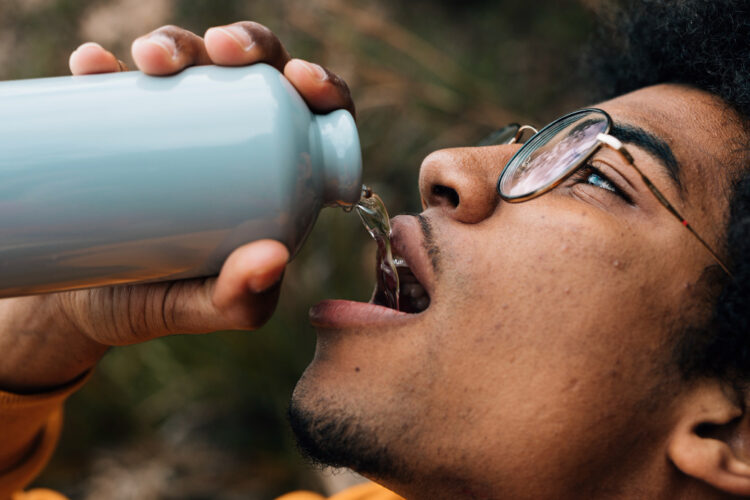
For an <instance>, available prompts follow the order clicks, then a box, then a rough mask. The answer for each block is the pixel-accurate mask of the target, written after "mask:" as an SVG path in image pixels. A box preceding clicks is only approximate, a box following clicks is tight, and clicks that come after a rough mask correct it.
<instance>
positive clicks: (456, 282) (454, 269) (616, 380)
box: [433, 214, 665, 404]
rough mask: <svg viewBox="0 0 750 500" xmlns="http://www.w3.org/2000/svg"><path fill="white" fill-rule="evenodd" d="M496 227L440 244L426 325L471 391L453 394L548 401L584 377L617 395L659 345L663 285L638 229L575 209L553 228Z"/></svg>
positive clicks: (443, 359)
mask: <svg viewBox="0 0 750 500" xmlns="http://www.w3.org/2000/svg"><path fill="white" fill-rule="evenodd" d="M502 226H503V228H504V231H502V232H499V231H493V228H492V227H489V226H487V227H475V228H473V230H471V231H469V230H466V229H465V228H464V231H463V234H462V237H460V238H459V237H453V238H450V237H447V238H444V239H442V241H445V242H447V243H445V244H443V245H442V247H441V250H442V251H443V252H444V254H445V259H443V260H444V261H445V262H446V266H445V267H444V268H443V269H442V271H441V284H442V286H441V288H440V292H441V293H440V295H439V299H440V301H439V302H437V303H436V305H437V306H438V307H437V308H436V309H438V310H439V312H438V311H436V315H435V317H434V318H433V319H434V324H433V331H434V332H435V333H434V335H435V338H436V340H439V343H438V345H440V346H442V349H441V350H440V351H439V357H440V362H439V364H440V366H443V367H446V368H445V370H446V372H450V373H446V374H445V376H446V379H449V380H451V381H467V380H468V381H469V382H468V384H467V385H471V386H473V387H472V389H471V391H469V390H468V389H467V387H461V388H459V387H457V388H456V389H457V390H458V391H466V392H467V394H469V396H467V397H469V398H471V399H475V402H477V403H478V404H482V403H481V400H482V398H485V400H486V401H491V400H492V397H493V396H491V395H494V396H497V395H498V388H502V391H501V393H502V394H506V395H513V396H514V397H522V396H523V395H524V394H526V393H528V392H530V391H532V392H535V393H537V394H548V393H549V395H550V397H554V396H555V395H556V394H560V393H561V391H567V390H568V388H569V387H571V386H580V387H583V386H586V384H587V381H591V382H592V383H591V385H590V387H591V388H594V387H596V386H597V384H598V385H599V389H601V390H604V389H605V386H606V387H607V388H608V389H607V390H608V391H609V392H611V393H612V394H616V393H618V392H620V391H621V390H622V387H619V384H623V385H624V386H630V385H632V377H638V376H641V375H640V374H639V373H640V372H641V368H640V365H639V362H640V360H645V359H646V357H647V358H648V359H653V358H654V356H656V354H655V353H656V352H659V351H660V349H661V348H662V347H663V342H664V340H665V339H664V337H665V336H663V335H659V334H657V332H658V331H660V325H661V324H662V322H663V321H664V319H663V318H662V316H663V314H662V313H663V312H664V310H665V304H663V303H662V302H661V298H662V297H661V294H660V293H659V290H660V286H659V285H660V280H659V279H658V278H656V277H655V276H653V272H651V271H652V270H650V269H649V262H648V260H647V259H643V258H641V256H640V253H639V252H638V251H636V248H637V245H636V243H637V238H636V237H635V235H632V234H629V233H627V232H626V231H625V230H609V231H606V230H605V231H602V230H601V226H599V225H593V224H590V221H589V220H588V218H587V217H585V216H581V215H576V216H575V217H569V218H568V220H564V221H563V223H561V222H560V218H557V219H556V220H555V224H550V223H547V220H546V219H545V218H543V217H536V218H534V217H530V216H529V215H528V214H526V215H525V217H524V219H523V225H512V224H509V221H508V220H507V219H506V220H505V221H503V223H502ZM509 228H511V229H509ZM512 228H515V230H513V229H512ZM458 242H460V243H458ZM447 263H450V265H448V264H447ZM440 302H443V304H441V303H440ZM628 378H630V379H631V382H628V381H627V380H626V379H628ZM452 383H454V384H457V385H458V384H459V383H460V382H452ZM608 384H609V385H608ZM478 388H479V389H478ZM600 392H601V391H592V393H591V394H589V396H591V397H596V398H599V397H600V396H599V394H597V393H600ZM480 393H481V394H482V396H481V397H479V398H473V397H472V396H471V395H476V394H480Z"/></svg>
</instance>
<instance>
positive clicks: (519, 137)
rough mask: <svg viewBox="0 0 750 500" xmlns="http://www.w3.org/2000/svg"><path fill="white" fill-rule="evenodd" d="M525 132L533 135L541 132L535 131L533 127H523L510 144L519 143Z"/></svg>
mask: <svg viewBox="0 0 750 500" xmlns="http://www.w3.org/2000/svg"><path fill="white" fill-rule="evenodd" d="M524 132H531V133H532V134H536V133H537V132H539V131H538V130H537V129H535V128H534V127H532V126H531V125H522V126H521V127H520V128H519V129H518V132H516V135H515V137H513V139H511V140H510V142H509V143H508V144H515V143H517V142H518V141H519V140H521V137H522V136H523V134H524Z"/></svg>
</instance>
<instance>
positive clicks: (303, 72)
mask: <svg viewBox="0 0 750 500" xmlns="http://www.w3.org/2000/svg"><path fill="white" fill-rule="evenodd" d="M284 76H286V78H287V80H289V81H290V82H291V83H292V85H294V87H295V88H296V89H297V91H298V92H299V93H300V95H301V96H302V98H303V99H305V102H307V105H308V106H309V107H310V109H311V110H313V111H315V112H316V113H328V112H331V111H333V110H335V109H346V110H347V111H349V112H350V113H351V114H352V116H354V117H356V111H355V109H354V101H352V96H351V93H350V92H349V87H348V86H347V85H346V82H344V80H342V79H341V78H339V77H338V76H337V75H335V74H333V73H331V72H330V71H328V70H327V69H325V68H323V67H322V66H319V65H317V64H314V63H311V62H307V61H303V60H301V59H292V60H291V61H289V63H287V65H286V67H285V68H284Z"/></svg>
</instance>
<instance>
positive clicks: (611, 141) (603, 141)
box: [480, 108, 732, 276]
mask: <svg viewBox="0 0 750 500" xmlns="http://www.w3.org/2000/svg"><path fill="white" fill-rule="evenodd" d="M590 115H598V116H600V117H604V118H606V127H605V128H604V132H602V133H600V134H598V135H597V136H596V141H595V143H594V144H593V145H592V146H591V147H590V148H589V149H588V151H585V152H584V153H583V154H581V155H580V156H579V157H578V159H576V161H573V162H571V164H570V165H569V166H568V167H567V168H565V169H564V170H562V173H561V174H559V175H558V176H557V177H555V178H553V179H552V180H551V181H550V182H548V183H546V184H544V185H543V186H540V187H538V188H536V189H535V190H533V191H531V192H528V193H523V194H521V195H514V196H509V195H507V194H505V193H503V191H502V189H501V182H502V180H503V176H504V175H506V174H507V173H508V172H509V171H511V170H510V167H511V166H514V161H519V160H518V159H519V158H526V157H528V156H529V155H530V154H531V153H533V152H534V151H536V150H537V149H539V148H540V147H543V146H545V145H546V144H548V143H549V141H550V139H552V138H554V137H557V136H558V134H560V133H564V131H565V128H562V129H561V130H560V132H557V133H553V134H552V135H550V136H549V137H548V138H546V140H541V139H540V138H544V133H545V132H548V131H550V130H553V131H554V128H556V127H558V126H559V125H560V124H561V123H566V122H568V121H570V120H571V119H572V118H585V117H586V116H590ZM514 129H515V133H513V136H512V137H511V135H510V134H511V133H512V131H513V130H514ZM611 129H612V118H611V117H610V116H609V114H608V113H607V112H606V111H604V110H602V109H599V108H586V109H581V110H578V111H574V112H572V113H568V114H567V115H565V116H562V117H560V118H558V119H557V120H555V121H553V122H552V123H550V124H549V125H547V126H546V127H544V128H542V129H541V130H539V131H537V130H536V129H535V128H534V127H531V126H528V125H524V126H520V125H518V124H511V125H508V126H507V127H505V128H503V129H500V131H498V132H496V133H495V135H496V137H498V138H501V137H504V138H507V139H504V140H503V141H502V142H500V144H515V143H519V141H520V140H521V138H522V137H523V135H524V134H525V133H526V132H528V131H532V132H533V134H534V135H532V136H531V137H530V138H529V139H528V140H526V141H525V142H524V143H523V146H521V149H519V150H518V151H517V152H516V154H515V155H513V157H512V158H511V159H510V160H509V161H508V163H507V164H506V165H505V168H503V171H502V172H501V173H500V176H499V177H498V180H497V192H498V194H499V195H500V197H501V198H502V199H503V200H505V201H507V202H509V203H521V202H524V201H528V200H532V199H534V198H537V197H539V196H541V195H543V194H545V193H547V192H549V191H551V190H552V189H554V188H556V187H557V186H559V185H560V184H561V183H562V182H564V181H565V180H566V179H567V178H568V177H570V176H571V175H573V173H574V172H576V171H577V170H578V169H579V168H580V167H581V166H582V165H585V164H586V162H587V161H588V160H589V158H591V157H592V156H593V155H594V154H596V153H597V152H598V151H599V150H600V149H601V148H602V147H609V148H611V149H614V150H615V151H616V152H617V153H619V155H620V156H621V157H622V159H623V160H625V162H626V163H628V164H629V165H630V166H631V167H633V169H635V171H636V172H637V173H638V175H639V176H640V178H641V180H642V181H643V183H644V184H645V185H646V187H647V188H648V190H649V191H651V193H652V194H653V195H654V196H655V197H656V199H657V201H658V202H659V203H660V204H661V205H662V206H663V207H664V208H666V209H667V210H668V211H669V213H670V214H672V216H674V218H676V219H677V220H678V221H679V222H680V224H682V225H683V226H684V227H685V229H687V230H688V231H690V233H691V234H692V235H693V236H695V238H696V239H697V240H698V241H699V242H700V244H701V245H702V246H703V247H704V248H705V249H706V250H707V251H708V253H709V254H711V257H713V259H714V260H715V261H716V263H717V264H718V265H719V267H721V269H723V270H724V272H726V273H727V274H728V275H729V276H732V272H731V271H730V270H729V267H728V266H727V265H726V264H725V263H724V262H723V261H722V259H721V258H720V257H719V255H718V254H717V253H716V252H715V251H714V250H713V249H712V248H711V247H710V246H709V245H708V243H706V241H705V240H704V239H703V238H702V237H701V236H700V235H699V234H698V233H697V232H696V231H695V229H693V226H692V225H690V223H689V222H688V221H687V219H685V217H683V216H682V215H681V214H680V212H679V211H678V210H677V209H676V208H675V206H674V205H673V204H672V203H671V202H670V201H669V200H668V199H667V197H666V196H664V194H663V193H662V192H661V191H660V190H659V189H658V188H657V187H656V186H655V185H654V183H653V182H651V179H649V178H648V176H646V174H644V173H643V171H642V170H641V169H640V168H638V166H637V165H636V164H635V161H634V160H633V156H632V155H631V154H630V152H629V151H628V150H627V149H626V148H625V146H624V145H623V143H622V142H621V141H620V140H619V139H617V138H616V137H614V136H612V135H610V134H609V132H610V130H611ZM494 144H498V142H494ZM480 145H489V143H488V142H487V141H484V142H483V143H480Z"/></svg>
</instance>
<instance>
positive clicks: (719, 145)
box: [599, 84, 744, 218]
mask: <svg viewBox="0 0 750 500" xmlns="http://www.w3.org/2000/svg"><path fill="white" fill-rule="evenodd" d="M599 107H601V108H602V109H604V110H605V111H607V112H608V113H610V115H611V116H612V118H613V120H614V121H615V122H619V123H625V124H631V125H636V126H638V127H641V128H643V129H645V130H646V131H648V132H650V133H651V134H653V135H654V136H656V137H658V138H660V139H661V140H663V141H664V142H665V143H666V144H667V145H668V146H669V147H670V148H671V150H672V152H673V153H674V156H675V158H676V160H677V163H678V164H679V167H680V180H681V182H682V184H683V186H684V188H685V190H684V191H685V196H684V200H685V202H686V204H688V205H692V206H693V207H694V208H695V209H697V210H700V211H701V212H704V213H705V214H706V215H709V214H708V213H710V212H713V213H715V212H716V211H717V210H718V211H720V212H723V211H724V210H725V209H726V196H719V195H720V194H722V193H726V192H727V191H726V187H727V185H728V179H729V178H730V176H729V175H728V174H729V169H730V168H731V166H732V165H734V164H736V162H737V156H736V155H737V152H738V151H737V150H738V146H739V144H741V142H740V141H739V140H738V139H739V138H740V137H743V136H744V134H743V131H742V128H741V126H740V122H739V120H738V118H737V116H736V114H735V113H734V112H733V111H731V110H730V109H729V108H728V107H727V106H726V105H724V104H723V103H722V101H721V100H719V99H718V98H717V97H715V96H713V95H711V94H709V93H707V92H703V91H701V90H697V89H694V88H691V87H687V86H683V85H675V84H664V85H655V86H652V87H646V88H643V89H640V90H637V91H635V92H631V93H629V94H625V95H622V96H619V97H617V98H615V99H612V100H610V101H606V102H604V103H601V104H600V105H599ZM657 178H658V176H657ZM718 200H723V201H722V202H720V203H719V204H718V205H717V203H715V201H718ZM713 217H715V215H713V216H712V218H713Z"/></svg>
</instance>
